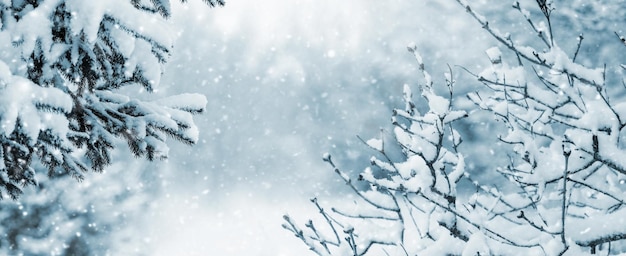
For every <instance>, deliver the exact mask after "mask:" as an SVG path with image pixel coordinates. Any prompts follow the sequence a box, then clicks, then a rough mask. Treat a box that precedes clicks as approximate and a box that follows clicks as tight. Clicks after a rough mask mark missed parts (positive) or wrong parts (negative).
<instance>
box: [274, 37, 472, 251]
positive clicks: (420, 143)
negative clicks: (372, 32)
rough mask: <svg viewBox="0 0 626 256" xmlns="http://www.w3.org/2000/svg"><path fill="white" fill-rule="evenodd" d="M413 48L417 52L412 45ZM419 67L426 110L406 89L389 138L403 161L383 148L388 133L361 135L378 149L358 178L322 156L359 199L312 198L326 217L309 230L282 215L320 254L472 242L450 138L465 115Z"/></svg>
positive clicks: (456, 247)
mask: <svg viewBox="0 0 626 256" xmlns="http://www.w3.org/2000/svg"><path fill="white" fill-rule="evenodd" d="M411 52H413V53H414V54H416V56H419V55H418V54H417V53H416V50H415V49H414V48H413V49H411ZM419 59H420V58H418V60H419ZM420 66H421V65H420ZM420 69H421V70H422V74H423V75H424V78H425V81H426V85H425V86H421V88H422V91H421V94H422V96H423V98H424V100H426V102H427V103H428V106H429V109H428V111H427V112H426V113H425V114H423V115H421V114H419V113H418V111H417V109H416V104H415V103H414V102H413V99H412V92H411V89H410V87H409V86H408V85H405V87H404V95H405V97H404V99H405V101H406V107H405V109H396V110H394V116H393V124H394V126H395V128H394V135H395V136H394V140H395V141H393V142H391V143H392V144H397V145H399V146H400V147H401V148H402V154H403V156H404V157H403V159H400V160H392V159H391V157H390V156H389V155H388V153H387V152H386V151H385V148H384V147H385V145H386V144H389V143H390V142H386V141H384V140H383V138H378V139H370V140H367V141H364V140H363V142H364V143H365V144H366V145H368V146H369V147H370V148H371V149H372V150H374V151H375V152H376V155H374V156H372V158H371V159H370V162H371V167H368V168H366V169H365V170H364V171H363V172H362V173H361V174H360V175H359V178H358V181H353V180H352V179H351V178H350V177H349V176H348V175H347V174H346V173H344V172H343V171H341V170H340V169H338V168H337V167H336V166H335V164H334V163H333V161H332V160H331V158H330V156H326V157H325V158H324V159H325V161H326V162H328V163H329V164H330V165H331V166H332V167H333V168H334V169H335V172H337V173H338V174H339V176H340V177H341V178H342V179H343V180H344V181H345V182H346V184H347V185H348V186H349V187H350V188H352V190H353V192H354V193H356V194H357V196H358V198H359V200H358V201H357V202H356V205H351V206H348V207H343V206H340V207H337V208H332V209H330V210H327V209H324V208H322V206H321V205H320V204H319V203H318V202H317V200H316V199H314V200H313V203H314V204H315V206H316V207H317V208H318V210H319V212H320V214H321V215H322V216H323V218H324V220H325V222H324V223H314V222H312V221H310V222H308V224H306V225H305V227H304V228H302V227H300V226H299V225H297V224H296V223H295V221H293V220H292V219H291V218H290V217H287V216H286V217H285V221H286V223H285V224H284V227H285V228H286V229H287V230H289V231H291V232H293V233H294V234H295V235H296V237H298V238H299V239H301V240H302V241H303V242H305V244H307V246H309V248H310V249H311V250H313V251H314V252H316V253H317V254H319V255H348V254H349V255H364V254H366V253H368V252H372V253H373V254H378V253H380V252H381V250H383V251H386V252H388V253H392V254H398V253H400V252H402V251H404V252H407V253H409V254H410V255H413V254H416V253H420V254H421V253H426V254H425V255H436V254H443V253H446V252H450V253H460V252H462V250H463V248H462V246H461V244H462V243H461V242H455V241H454V240H455V239H458V238H461V241H463V240H467V239H469V237H470V235H471V234H470V233H467V232H466V231H465V230H462V229H459V226H458V224H459V223H461V222H462V219H459V218H458V217H457V215H456V214H455V213H456V212H457V211H462V208H461V209H458V208H457V207H458V206H460V204H459V203H458V202H457V192H456V188H457V184H458V182H459V181H460V180H461V178H462V177H463V176H464V174H465V169H464V160H463V155H462V154H461V153H458V152H456V151H455V148H456V147H458V146H459V144H460V141H461V140H460V138H453V137H454V136H458V132H456V131H455V130H454V128H453V127H452V123H453V122H454V121H457V120H459V119H461V118H463V117H465V116H466V113H465V112H464V111H455V110H452V109H451V103H450V98H444V97H441V96H439V95H437V94H436V93H435V92H434V89H433V88H432V82H431V78H430V76H429V75H428V73H427V72H426V71H425V70H424V69H423V68H420ZM357 182H365V183H367V184H369V185H370V189H368V190H365V191H362V190H359V189H358V188H357V186H356V183H357ZM323 230H325V231H329V232H322V231H323ZM428 248H430V249H428ZM424 250H428V251H424Z"/></svg>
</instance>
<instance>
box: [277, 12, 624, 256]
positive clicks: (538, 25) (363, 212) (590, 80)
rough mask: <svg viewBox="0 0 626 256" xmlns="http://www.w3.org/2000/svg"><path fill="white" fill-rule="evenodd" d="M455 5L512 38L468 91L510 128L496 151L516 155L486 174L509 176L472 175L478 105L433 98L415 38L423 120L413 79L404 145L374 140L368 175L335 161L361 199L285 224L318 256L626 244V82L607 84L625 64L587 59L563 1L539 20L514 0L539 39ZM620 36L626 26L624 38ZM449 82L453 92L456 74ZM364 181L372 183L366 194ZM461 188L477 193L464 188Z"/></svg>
mask: <svg viewBox="0 0 626 256" xmlns="http://www.w3.org/2000/svg"><path fill="white" fill-rule="evenodd" d="M457 2H458V3H459V4H460V5H461V6H462V7H463V9H464V10H465V11H466V12H468V13H469V15H470V16H471V17H473V18H474V19H475V20H476V21H477V22H478V23H479V25H480V26H481V27H482V28H483V29H484V30H485V31H486V32H487V33H489V34H490V35H491V36H492V37H494V38H495V39H496V40H497V41H498V42H499V43H500V44H499V45H498V46H497V47H493V48H490V49H488V50H486V55H487V58H488V59H489V61H490V62H491V66H490V67H488V68H486V69H485V70H483V71H482V72H476V73H473V72H471V71H468V73H470V75H472V76H474V78H475V79H476V80H477V81H478V82H479V83H481V84H482V88H480V89H477V90H475V91H476V92H474V93H471V94H469V95H467V97H468V99H469V100H470V101H472V102H474V103H475V107H476V108H477V109H478V110H479V111H480V110H482V111H486V112H488V113H490V114H491V115H492V117H493V120H497V121H499V123H500V124H499V125H500V126H503V127H502V128H504V129H503V130H498V131H502V132H501V133H499V134H498V133H494V134H490V135H492V136H497V138H498V139H499V140H500V141H501V145H494V146H493V150H497V151H499V152H503V153H504V154H505V155H507V157H508V159H507V160H508V164H504V165H499V164H498V163H500V162H501V161H492V162H493V163H492V166H488V168H487V169H485V170H483V172H496V174H497V175H499V176H501V177H504V178H506V179H501V180H499V181H496V180H495V179H494V180H487V181H479V180H477V179H474V178H473V177H471V176H470V175H469V174H468V173H467V172H466V171H465V166H466V163H472V162H473V161H475V159H472V158H469V157H467V156H470V155H472V154H469V153H466V154H464V152H468V150H472V147H471V145H470V146H468V145H459V144H460V143H461V141H462V140H461V139H460V136H461V134H460V133H459V132H457V131H456V130H455V129H454V127H453V122H454V121H455V120H458V119H460V118H464V117H466V113H465V112H459V111H455V110H454V107H453V104H451V101H452V99H453V98H452V96H450V97H448V98H446V97H442V96H440V95H438V94H437V93H436V92H435V90H434V88H433V87H434V83H433V79H432V78H431V76H430V75H429V74H428V72H426V71H425V68H424V63H423V60H422V57H421V56H420V55H419V54H418V53H417V50H416V47H414V46H411V47H409V51H410V52H412V53H413V54H414V55H415V58H416V60H417V61H418V65H419V70H420V72H422V74H423V77H424V80H425V81H426V83H425V84H423V85H422V86H421V87H420V89H421V95H422V96H423V98H424V99H425V100H426V103H427V104H426V105H427V106H428V109H426V111H422V112H423V113H425V114H423V115H422V114H420V113H419V112H420V111H417V108H416V106H417V105H416V104H414V103H413V102H412V101H411V95H412V94H411V90H410V89H409V88H408V87H405V90H404V99H405V101H407V102H406V104H405V106H406V107H405V109H397V110H395V111H394V116H393V117H392V122H393V125H394V127H395V128H394V135H395V136H394V141H392V142H391V143H390V142H389V141H383V140H382V139H381V138H377V139H370V140H367V141H366V140H363V141H364V142H365V143H366V144H367V145H368V146H369V147H370V148H371V149H373V150H374V152H375V155H374V156H373V157H372V158H371V159H370V162H371V167H368V168H366V169H365V170H364V171H363V172H362V173H361V174H360V175H359V178H358V179H357V180H354V179H352V178H351V177H350V176H349V175H347V174H346V173H344V172H342V171H341V170H340V169H339V168H338V167H336V166H335V164H334V163H333V162H332V161H331V160H330V157H327V158H325V159H327V162H329V163H330V164H331V166H332V167H333V169H334V170H335V172H337V173H338V174H340V177H341V178H342V179H343V180H344V181H345V182H346V184H347V185H348V186H349V187H350V188H351V189H352V191H353V192H354V193H355V194H356V195H357V196H358V200H356V201H355V202H354V203H350V204H344V205H340V206H337V207H334V208H330V210H328V209H326V208H324V207H322V205H321V204H320V203H318V202H317V200H314V201H313V203H314V204H315V206H316V207H317V208H318V210H319V212H320V214H321V216H322V217H323V219H322V220H323V221H321V222H313V221H309V222H308V224H307V225H305V226H304V227H301V226H299V225H298V224H297V223H296V222H295V221H293V219H291V218H286V219H285V220H286V224H285V225H284V227H285V228H286V229H287V230H289V231H291V232H293V233H294V234H295V235H296V237H298V238H299V239H300V240H302V241H303V242H304V243H305V244H306V245H307V246H309V248H310V249H311V250H313V251H314V252H315V253H317V254H318V255H347V254H349V255H366V254H368V255H369V254H371V255H585V254H603V255H606V254H622V253H624V252H626V241H625V240H626V230H625V229H624V225H623V223H624V220H625V219H626V211H625V210H624V206H625V200H626V196H625V193H624V192H625V188H624V181H625V180H626V149H625V146H626V144H625V143H624V141H623V139H624V138H623V137H624V134H626V133H625V131H624V127H626V104H624V103H623V101H624V99H623V97H624V96H623V95H624V93H623V92H622V91H620V92H617V93H616V89H615V88H621V86H622V85H621V84H619V83H623V81H624V78H623V77H621V78H618V79H609V78H607V75H608V74H620V72H607V70H609V69H610V70H620V69H621V68H623V66H622V67H621V68H620V67H619V66H617V67H613V68H611V67H606V65H605V66H602V67H597V68H595V67H588V66H585V65H582V64H580V63H579V62H577V60H576V59H577V58H576V57H577V56H578V53H579V49H580V44H582V43H583V38H582V37H581V36H578V37H576V36H573V37H572V38H571V39H562V38H555V37H554V36H553V32H552V30H553V28H552V25H551V18H552V15H554V13H557V12H558V9H557V8H556V6H555V5H554V3H552V1H537V3H536V4H538V5H537V6H535V7H534V8H537V10H535V12H534V13H535V14H533V13H532V12H530V11H528V10H526V9H525V8H524V7H523V6H522V5H521V4H520V3H518V2H515V3H514V4H513V8H514V9H515V10H517V11H518V12H519V14H520V17H521V18H522V19H523V21H524V22H525V23H527V24H528V26H529V27H530V29H531V31H534V32H535V33H536V35H537V36H536V37H534V39H535V40H536V41H535V42H529V45H521V43H519V40H515V38H514V37H515V34H512V33H501V32H499V31H498V30H497V29H496V28H495V27H494V26H492V25H491V24H490V23H489V22H488V19H487V18H486V17H485V16H482V15H480V14H478V13H477V12H476V11H475V10H474V9H473V8H472V7H471V6H470V5H469V4H468V3H467V2H466V1H463V0H457ZM537 20H540V22H537ZM542 24H543V25H542ZM611 33H612V32H611ZM616 34H617V33H616ZM562 40H577V44H578V46H577V49H574V51H571V52H570V51H569V50H565V49H562V48H560V47H559V43H563V42H562ZM621 40H622V37H621V36H620V35H619V34H617V39H616V40H615V44H616V45H619V44H622V43H623V41H621ZM621 49H622V50H623V47H622V48H621ZM446 81H448V85H449V90H450V92H451V93H450V94H451V95H452V85H453V84H454V83H453V81H454V80H453V78H452V75H451V74H447V75H446ZM611 81H617V84H612V83H613V82H611ZM624 88H626V87H624ZM609 89H610V90H609ZM622 90H623V88H622ZM421 106H425V105H424V104H421ZM477 112H478V111H471V112H469V113H470V115H471V113H477ZM470 119H471V116H470ZM383 142H385V143H383ZM394 144H397V145H399V146H400V147H401V148H402V156H403V157H402V158H401V159H393V158H392V157H390V155H389V154H388V153H387V152H386V148H385V145H394ZM497 175H492V176H497ZM358 182H364V183H365V184H367V185H369V189H366V190H360V189H358V187H362V186H357V185H356V184H357V183H358ZM461 189H463V191H472V192H468V194H459V193H458V192H457V191H461ZM322 227H324V228H322Z"/></svg>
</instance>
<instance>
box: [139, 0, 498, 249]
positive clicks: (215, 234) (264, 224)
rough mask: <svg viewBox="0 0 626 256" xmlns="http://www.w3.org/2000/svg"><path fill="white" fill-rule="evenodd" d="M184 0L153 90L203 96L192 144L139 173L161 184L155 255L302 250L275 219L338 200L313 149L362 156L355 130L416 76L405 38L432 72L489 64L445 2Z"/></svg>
mask: <svg viewBox="0 0 626 256" xmlns="http://www.w3.org/2000/svg"><path fill="white" fill-rule="evenodd" d="M190 2H191V3H189V4H187V5H180V4H177V6H176V8H175V9H176V10H175V11H174V17H173V22H174V23H175V27H177V30H178V33H179V36H180V38H179V39H178V40H177V42H176V44H175V46H174V52H173V53H172V60H171V61H170V62H169V63H168V64H167V69H166V73H165V77H164V78H163V80H162V85H161V87H160V91H159V94H161V93H162V94H163V95H167V94H175V93H179V92H199V93H203V94H205V95H206V96H207V98H208V100H209V104H208V111H207V113H205V114H202V115H200V116H197V117H196V120H197V123H198V125H199V127H200V129H201V136H200V137H201V138H200V140H201V141H200V143H199V144H198V145H196V146H194V147H186V146H182V145H178V146H176V147H175V148H174V149H173V151H172V152H171V155H170V160H169V161H168V162H167V163H163V164H161V165H159V167H158V168H157V169H159V170H148V171H158V172H161V173H162V175H163V179H162V180H163V183H164V184H162V185H163V187H164V189H163V195H162V197H161V199H159V200H158V201H156V202H155V204H154V207H153V208H151V209H150V214H147V216H149V219H148V221H147V222H148V223H149V230H147V231H146V232H147V237H149V239H150V240H149V243H148V244H147V246H151V247H153V249H154V250H155V252H156V253H157V255H268V256H269V255H305V254H307V253H308V252H309V251H308V250H307V248H306V247H305V246H304V245H303V244H302V243H301V242H300V241H299V240H297V239H296V238H295V237H293V236H292V235H291V234H290V233H288V232H286V231H284V230H283V229H282V228H281V226H280V225H281V223H282V215H283V214H285V213H289V214H290V215H291V216H293V217H294V218H296V219H298V220H301V221H302V222H303V221H304V220H305V219H306V218H307V217H308V216H312V215H314V213H315V209H314V207H313V205H311V204H310V203H309V199H310V198H312V197H314V196H318V197H319V198H320V200H322V201H323V200H335V199H340V198H342V191H343V190H342V189H343V188H342V184H341V182H338V181H337V180H336V179H335V177H334V173H333V172H332V170H331V169H330V168H329V167H328V166H327V165H326V164H324V163H323V162H322V161H321V155H322V154H323V153H324V152H330V153H332V154H333V157H334V158H335V159H336V160H337V161H338V162H339V164H340V166H342V167H345V169H347V170H350V169H352V168H361V167H362V166H363V164H366V163H367V161H360V162H359V161H357V160H359V159H361V160H363V159H366V158H368V157H369V156H368V155H367V154H366V153H367V151H366V148H365V147H364V146H363V145H362V144H360V142H359V141H358V140H357V138H356V135H360V136H362V137H364V138H369V137H372V136H376V135H377V134H378V133H379V131H380V129H381V128H388V127H389V118H390V113H391V110H392V109H393V108H394V107H399V106H401V102H400V100H399V99H400V96H401V92H402V85H403V84H405V83H407V84H411V85H413V86H416V85H417V83H418V82H419V78H420V76H419V74H418V73H417V71H416V65H415V61H414V59H413V57H412V55H411V54H409V53H408V52H407V51H406V46H407V45H408V44H409V43H411V42H415V43H416V44H417V46H418V47H419V48H420V49H421V51H422V53H423V55H424V57H425V58H426V60H427V63H428V64H429V65H430V66H429V67H427V68H430V69H431V70H432V71H433V74H434V75H435V76H436V78H438V79H441V78H442V77H441V76H440V75H438V74H437V71H442V70H444V69H447V66H446V64H447V63H450V64H452V65H454V64H461V65H470V64H469V63H471V65H474V66H475V65H480V64H481V63H484V62H486V59H485V58H484V57H483V55H482V51H469V49H486V48H488V46H489V45H488V43H489V41H485V40H484V39H485V38H486V35H485V34H484V33H483V32H482V31H481V30H480V29H478V28H477V26H476V25H475V24H474V23H472V21H471V20H470V17H469V16H468V15H467V14H466V13H465V12H464V11H463V10H462V9H461V8H460V7H459V6H457V4H456V2H455V1H408V0H404V1H403V0H392V1H376V0H343V1H331V0H295V1H294V0H289V1H287V0H263V1H235V0H231V1H228V2H227V5H226V7H224V8H219V9H208V8H206V7H205V6H204V5H203V3H202V2H201V1H190ZM483 59H484V60H483ZM474 66H470V67H474ZM455 72H460V71H459V70H458V69H456V71H455Z"/></svg>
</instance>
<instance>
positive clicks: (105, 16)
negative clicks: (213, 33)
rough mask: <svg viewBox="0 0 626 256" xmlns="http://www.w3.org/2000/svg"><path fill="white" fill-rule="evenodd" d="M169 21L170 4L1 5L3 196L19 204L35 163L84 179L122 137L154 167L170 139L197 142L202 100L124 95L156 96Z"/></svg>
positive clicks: (44, 1) (211, 0)
mask: <svg viewBox="0 0 626 256" xmlns="http://www.w3.org/2000/svg"><path fill="white" fill-rule="evenodd" d="M183 2H184V1H183ZM205 2H206V3H207V4H208V5H209V6H218V5H223V4H224V2H223V1H222V0H206V1H205ZM170 15H171V6H170V1H169V0H152V1H147V0H108V1H83V0H14V1H9V0H4V1H0V20H1V26H0V45H2V49H3V50H2V51H1V52H0V144H1V147H0V188H1V189H2V190H4V192H5V193H3V194H5V195H8V196H10V197H11V198H14V199H15V198H17V197H18V196H19V195H20V194H21V193H22V190H21V187H22V186H26V185H33V184H36V179H35V176H36V175H35V170H34V168H33V164H34V161H38V162H40V163H41V164H43V166H45V167H46V168H47V173H48V174H49V175H51V176H52V175H53V174H54V176H58V175H59V174H64V175H71V176H73V177H74V178H76V179H79V180H80V179H82V178H83V173H84V172H86V171H88V170H93V171H96V172H99V171H102V170H103V168H104V167H105V166H107V165H109V164H111V162H112V159H111V151H112V150H114V148H115V146H116V144H119V143H117V141H118V140H123V141H125V142H126V143H127V144H128V147H130V149H131V150H132V152H133V154H135V156H137V157H145V158H147V159H149V160H155V159H163V158H166V157H167V155H168V146H167V144H166V138H167V137H172V138H174V139H176V140H178V141H181V142H183V143H186V144H193V143H195V142H196V141H197V139H198V138H197V137H198V130H197V128H196V126H195V125H194V122H193V119H192V115H193V114H197V113H201V112H203V111H204V108H205V104H206V99H205V98H204V96H202V95H199V94H182V95H176V96H172V97H168V98H164V99H160V100H155V101H144V100H140V99H138V98H136V96H135V95H127V94H125V93H124V92H123V90H124V88H127V87H138V88H142V89H143V90H145V91H148V92H153V91H155V90H156V88H157V86H158V85H159V81H160V76H161V72H162V67H163V63H164V62H165V61H167V59H168V56H169V55H170V52H171V49H172V43H173V35H172V33H168V23H167V22H166V21H167V18H168V17H170ZM126 91H128V89H126Z"/></svg>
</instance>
